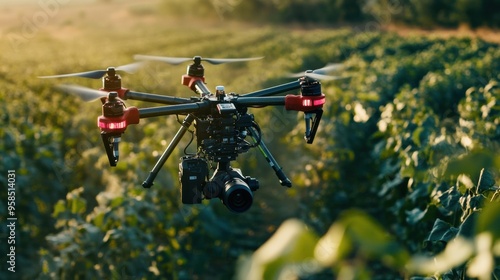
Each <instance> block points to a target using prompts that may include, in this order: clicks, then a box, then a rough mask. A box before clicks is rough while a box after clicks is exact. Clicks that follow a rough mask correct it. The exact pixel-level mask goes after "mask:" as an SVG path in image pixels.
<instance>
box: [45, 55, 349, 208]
mask: <svg viewBox="0 0 500 280" xmlns="http://www.w3.org/2000/svg"><path fill="white" fill-rule="evenodd" d="M134 58H135V59H136V60H137V61H138V62H135V63H131V64H127V65H123V66H119V67H108V68H107V69H106V70H95V71H87V72H80V73H72V74H63V75H53V76H41V77H40V78H63V77H84V78H91V79H102V88H100V89H98V90H95V89H90V88H86V87H81V86H77V85H69V84H66V85H60V86H58V88H59V89H60V90H62V91H65V92H68V93H71V94H74V95H77V96H79V97H80V98H81V99H83V100H84V101H94V100H98V99H100V100H101V103H102V115H100V116H99V117H98V118H97V126H98V128H99V129H100V133H101V138H102V141H103V144H104V149H105V151H106V155H107V157H108V160H109V164H110V166H116V165H117V163H118V160H119V157H120V155H119V144H120V142H121V137H122V135H123V134H124V132H125V130H126V129H127V127H128V126H129V125H134V124H139V121H140V119H144V118H151V117H158V116H169V115H177V116H179V115H181V116H184V119H183V121H182V122H181V121H180V120H179V123H180V124H181V125H180V128H179V129H178V131H177V133H176V134H175V136H174V137H173V138H172V139H171V141H170V143H169V145H168V146H167V148H166V149H165V151H164V152H163V153H162V154H161V156H160V157H159V159H158V161H157V163H156V164H155V165H154V167H153V168H152V170H151V172H150V173H149V175H148V176H147V178H146V179H145V180H144V182H143V183H142V186H143V187H144V188H151V187H152V186H153V182H154V180H155V178H156V176H157V175H158V173H159V172H160V170H161V168H162V166H163V165H164V164H165V162H166V161H167V159H168V158H169V157H170V156H171V155H172V153H173V151H174V150H175V148H176V146H177V145H178V144H179V142H180V141H181V139H182V137H183V136H184V135H185V133H186V132H187V131H190V130H189V129H190V127H191V126H194V132H193V137H194V138H196V145H197V151H196V153H191V154H187V153H186V150H185V151H184V153H185V155H184V156H182V157H181V158H180V163H179V181H180V192H181V201H182V203H183V204H200V203H202V200H203V199H213V198H219V199H220V200H221V201H222V203H223V204H224V205H225V206H226V207H227V208H228V209H229V210H230V211H232V212H235V213H242V212H245V211H247V210H248V209H249V208H250V207H251V205H252V203H253V193H254V192H255V191H256V190H257V189H259V181H258V180H257V179H256V178H252V177H250V176H244V175H243V173H242V171H241V170H240V169H238V168H233V167H231V164H230V163H231V162H232V161H235V160H236V159H237V157H238V155H240V154H243V153H246V152H248V151H249V150H250V149H251V148H258V149H259V150H260V151H261V153H262V155H263V156H264V158H265V159H266V161H267V162H268V164H269V166H270V167H271V168H272V169H273V170H274V172H275V174H276V176H277V178H278V179H279V182H280V184H281V185H282V186H285V187H288V188H290V187H291V186H292V182H291V181H290V179H288V177H287V176H286V175H285V173H284V172H283V170H282V168H281V167H280V165H279V164H278V162H277V161H276V160H275V158H274V157H273V155H272V154H271V152H270V151H269V149H268V147H267V146H266V144H265V143H264V139H263V135H262V131H261V129H260V126H259V125H258V123H257V122H256V120H255V118H254V116H253V114H250V113H249V112H248V111H249V108H261V107H265V106H284V107H285V109H286V110H288V111H299V112H303V113H304V120H305V136H304V138H305V141H306V143H308V144H312V143H313V141H314V138H315V135H316V132H317V130H318V127H319V123H320V120H321V116H322V114H323V109H322V108H323V105H324V104H325V102H326V97H325V95H324V94H323V93H322V91H321V83H320V80H332V79H340V78H341V77H337V76H328V75H326V73H328V72H330V71H333V70H336V69H339V67H340V65H339V64H329V65H327V66H325V67H323V68H320V69H317V70H308V71H306V72H305V73H299V74H292V75H289V76H290V77H296V78H298V79H296V80H295V81H293V82H288V83H284V84H281V85H277V86H273V87H269V88H265V89H261V90H257V91H254V92H250V93H245V94H241V95H240V94H236V93H234V92H226V90H225V88H224V86H222V85H219V86H216V88H215V91H214V92H211V91H210V89H208V88H207V86H206V83H205V69H204V66H203V64H202V61H203V62H207V63H210V64H214V65H217V64H222V63H233V62H244V61H252V60H256V59H261V58H262V57H252V58H202V57H201V56H194V57H193V58H188V57H162V56H151V55H135V56H134ZM147 61H160V62H164V63H169V64H173V65H177V64H181V63H184V62H190V61H191V62H192V63H191V64H189V65H188V67H187V73H186V74H184V75H182V79H181V83H182V84H183V85H185V86H187V87H188V88H189V89H191V90H192V91H193V92H195V93H196V96H192V97H190V98H184V97H177V96H167V95H161V94H153V93H144V92H135V91H131V90H129V89H127V88H124V87H122V79H121V76H120V75H119V72H127V73H134V72H135V71H137V69H138V68H140V67H142V64H143V63H146V62H147ZM291 90H300V94H287V95H285V96H283V95H280V96H276V95H278V94H281V93H286V92H288V91H291ZM128 99H131V100H140V101H146V102H153V103H158V104H161V106H156V107H151V108H137V107H134V106H125V103H124V100H128ZM215 166H216V167H215Z"/></svg>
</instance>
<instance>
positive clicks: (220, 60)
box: [134, 54, 263, 65]
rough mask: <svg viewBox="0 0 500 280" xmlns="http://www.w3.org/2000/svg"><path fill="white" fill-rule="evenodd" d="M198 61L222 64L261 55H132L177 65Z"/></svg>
mask: <svg viewBox="0 0 500 280" xmlns="http://www.w3.org/2000/svg"><path fill="white" fill-rule="evenodd" d="M198 58H199V60H200V61H206V62H208V63H210V64H215V65H217V64H222V63H232V62H244V61H251V60H257V59H262V58H263V57H247V58H203V57H200V56H195V57H192V58H190V57H165V56H154V55H142V54H136V55H135V56H134V59H137V60H149V61H160V62H165V63H168V64H173V65H178V64H181V63H183V62H188V61H196V59H198Z"/></svg>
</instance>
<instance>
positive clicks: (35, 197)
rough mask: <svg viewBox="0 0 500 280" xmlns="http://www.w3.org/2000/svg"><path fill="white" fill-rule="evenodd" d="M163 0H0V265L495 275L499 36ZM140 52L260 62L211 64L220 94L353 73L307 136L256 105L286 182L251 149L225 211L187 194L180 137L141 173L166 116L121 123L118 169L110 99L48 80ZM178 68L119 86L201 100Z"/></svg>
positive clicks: (297, 122)
mask: <svg viewBox="0 0 500 280" xmlns="http://www.w3.org/2000/svg"><path fill="white" fill-rule="evenodd" d="M171 2H172V3H174V2H175V7H180V6H181V4H179V3H180V1H171ZM215 2H217V1H215ZM168 3H169V2H168V1H157V0H148V1H141V2H140V3H139V2H134V1H125V0H123V1H118V0H115V1H83V2H80V1H55V0H54V1H40V2H37V3H36V4H25V3H24V2H23V3H16V4H11V5H7V4H5V3H4V4H3V5H2V6H0V7H1V8H2V9H3V16H2V19H0V26H1V27H0V35H1V38H2V40H1V42H2V44H1V45H0V159H1V165H0V185H1V186H2V191H1V193H0V217H1V218H2V219H1V220H2V224H3V221H6V225H5V226H4V225H2V227H1V228H0V236H2V238H1V239H0V240H1V241H0V243H1V244H0V248H1V250H0V251H1V257H0V260H1V261H2V263H3V265H2V271H0V278H2V279H230V278H236V279H332V278H334V279H410V278H412V277H413V278H412V279H415V280H418V279H498V278H499V277H500V272H499V271H500V264H499V263H498V257H500V241H499V236H500V229H499V226H498V225H499V224H500V218H499V217H500V215H499V214H500V204H498V194H499V190H498V181H499V179H500V178H499V177H500V174H499V172H498V169H499V167H500V156H499V151H500V146H499V140H500V128H499V127H500V126H499V122H500V87H499V85H498V82H499V81H500V48H499V46H500V45H499V44H498V43H496V42H495V41H498V40H497V37H495V36H492V37H491V38H490V39H491V40H488V38H481V37H479V36H476V35H474V34H473V33H467V34H466V35H463V34H461V33H460V32H447V33H446V36H437V35H436V34H434V33H433V32H429V31H425V32H418V33H415V34H402V33H406V29H405V31H404V32H388V31H385V30H382V29H380V28H378V29H377V28H375V29H374V28H372V27H373V24H372V25H364V24H357V25H355V26H354V27H336V28H334V27H324V26H323V27H311V26H307V27H304V26H301V25H298V24H297V25H289V26H286V25H278V24H272V25H271V24H258V23H244V22H238V21H234V20H232V19H229V18H228V17H225V16H224V15H225V14H224V13H222V12H221V10H218V9H216V8H217V6H214V11H213V12H214V13H216V14H217V16H214V17H211V18H209V19H201V18H193V17H189V16H187V15H176V14H175V12H174V11H172V6H170V5H168ZM185 8H186V9H188V8H187V7H185ZM205 8H206V7H205ZM224 12H226V13H227V12H230V11H229V10H224ZM399 31H401V30H399ZM488 34H496V33H495V32H494V31H491V33H488ZM485 39H486V40H485ZM135 54H148V55H162V56H183V57H184V56H187V57H192V56H194V55H201V56H204V57H228V58H235V57H256V56H264V58H263V59H261V60H257V61H251V62H246V63H236V64H225V65H216V66H215V65H210V64H207V65H205V66H206V67H205V77H206V82H207V86H208V88H209V89H211V90H213V89H215V86H217V85H224V86H225V88H226V91H230V92H235V93H238V94H244V93H248V92H252V91H255V90H258V89H262V88H265V87H270V86H274V85H278V84H281V83H285V82H289V81H292V80H293V79H290V78H287V77H286V76H287V74H288V73H294V72H300V71H305V70H307V69H316V68H320V67H323V66H324V65H326V64H328V63H342V64H343V67H342V69H341V70H339V71H337V72H334V73H332V74H335V75H340V76H343V77H345V78H344V79H341V80H338V81H323V82H322V90H323V93H324V94H325V95H326V96H327V103H326V105H325V108H324V109H325V113H324V115H323V119H322V121H321V123H320V127H319V131H318V135H317V136H316V139H315V142H314V144H312V145H308V144H306V143H305V141H304V140H303V134H304V130H305V127H304V124H303V115H302V114H301V113H300V114H298V113H296V112H287V111H286V110H285V109H284V108H282V107H276V108H271V107H266V108H255V109H252V113H253V114H254V115H255V119H256V121H257V122H258V123H259V124H260V125H261V128H262V131H263V135H264V140H265V141H266V143H267V144H268V146H269V148H270V150H271V151H272V152H273V154H274V155H275V157H276V159H277V161H278V162H279V163H280V164H281V165H282V167H283V169H284V171H285V173H286V174H287V175H288V176H289V177H290V179H291V180H292V181H293V184H294V186H293V187H292V188H291V189H287V188H285V187H282V186H280V184H279V181H278V179H277V178H276V177H275V175H274V172H273V171H272V169H271V168H270V167H269V166H268V164H267V162H266V161H265V159H264V158H262V156H261V155H260V153H259V152H258V151H256V149H252V150H251V151H250V152H249V153H247V154H244V155H241V156H240V157H239V158H238V161H237V163H235V166H238V167H239V168H241V169H242V170H243V171H244V173H245V175H249V176H252V177H257V178H258V179H259V181H260V182H261V187H260V189H259V190H258V191H256V192H255V196H254V204H253V206H252V208H251V209H250V210H249V211H247V212H245V213H242V214H233V213H230V212H229V211H228V210H227V209H226V208H225V207H224V205H223V204H222V203H220V201H219V200H217V199H213V200H210V201H206V200H205V201H204V202H203V203H202V204H201V205H182V204H181V202H180V195H179V182H178V164H179V162H178V159H179V157H181V156H182V155H183V149H184V147H185V146H186V145H188V142H189V140H190V139H189V138H190V137H189V136H188V135H187V136H186V137H185V139H183V140H182V142H181V143H180V144H179V148H177V149H176V151H175V152H174V155H173V156H172V157H171V158H170V159H169V160H168V161H167V162H166V164H165V166H164V167H163V169H162V172H161V173H160V175H159V176H158V178H157V179H156V181H155V185H154V186H153V187H152V188H151V189H143V188H142V187H141V186H140V184H141V182H142V181H143V180H144V179H145V178H146V177H147V175H148V173H149V171H150V170H151V168H152V167H153V166H154V164H155V163H156V160H157V158H158V157H159V155H160V154H161V153H162V152H163V150H164V149H165V148H166V146H167V145H168V143H169V141H170V139H171V138H172V137H173V136H174V134H175V133H176V132H177V130H178V128H179V124H178V122H177V119H176V117H175V116H171V117H156V118H151V119H145V120H141V123H140V124H139V125H135V126H130V127H129V128H127V131H126V132H125V134H124V135H123V137H122V141H123V142H122V143H121V146H120V149H121V151H120V154H121V157H120V162H119V164H118V166H116V167H114V168H113V167H109V164H108V159H107V157H106V154H105V151H104V149H103V147H102V142H101V138H100V135H99V129H98V128H97V126H96V119H97V117H98V116H99V115H100V114H101V106H100V103H99V101H95V102H89V103H85V102H82V101H81V100H79V99H78V98H77V97H75V96H73V95H68V94H66V93H64V92H61V91H60V90H58V89H56V86H57V85H59V84H63V83H68V84H78V85H82V86H86V87H90V88H99V87H100V86H101V82H100V81H99V80H88V79H81V78H66V79H39V78H38V76H43V75H54V74H63V73H71V72H81V71H88V70H93V69H105V68H106V67H108V66H118V65H123V64H127V63H131V62H133V56H134V55H135ZM185 66H186V65H181V66H173V65H168V64H162V63H155V62H148V63H147V64H146V65H145V67H143V68H141V69H140V70H139V71H138V72H137V73H135V74H124V75H123V76H122V79H123V85H124V87H127V88H130V89H133V90H135V91H140V92H152V93H157V94H165V95H173V96H180V97H190V96H192V95H194V93H193V92H191V91H190V90H189V89H188V88H186V87H185V86H183V85H181V83H180V82H181V75H182V74H185V71H186V69H185ZM291 93H295V94H297V92H291ZM126 103H127V105H129V106H138V107H146V106H150V104H148V103H145V102H137V101H135V102H134V101H126ZM152 106H155V105H154V104H153V105H152ZM190 149H194V148H193V147H192V146H190ZM12 179H14V180H12ZM11 201H14V202H15V203H11ZM9 206H12V207H10V208H9ZM13 217H15V218H16V219H17V220H15V223H14V224H15V227H14V226H12V227H8V225H9V221H11V220H8V218H13ZM10 236H13V237H12V238H9V237H10ZM9 240H14V242H12V241H9ZM11 243H12V244H11ZM12 252H13V253H12ZM9 261H10V263H9ZM12 261H14V262H12ZM12 267H14V268H13V269H8V268H12ZM12 270H15V272H13V271H12ZM425 277H434V278H425Z"/></svg>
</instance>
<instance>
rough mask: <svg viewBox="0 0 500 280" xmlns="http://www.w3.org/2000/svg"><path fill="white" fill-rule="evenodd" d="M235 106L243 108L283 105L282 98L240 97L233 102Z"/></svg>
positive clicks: (283, 99)
mask: <svg viewBox="0 0 500 280" xmlns="http://www.w3.org/2000/svg"><path fill="white" fill-rule="evenodd" d="M234 103H235V104H236V105H243V106H247V107H250V106H280V105H285V97H284V96H272V97H246V96H245V97H240V98H238V99H237V100H236V101H235V102H234Z"/></svg>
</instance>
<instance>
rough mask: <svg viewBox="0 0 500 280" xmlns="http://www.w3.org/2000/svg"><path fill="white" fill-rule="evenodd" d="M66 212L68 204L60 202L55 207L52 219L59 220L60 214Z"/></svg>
mask: <svg viewBox="0 0 500 280" xmlns="http://www.w3.org/2000/svg"><path fill="white" fill-rule="evenodd" d="M64 212H66V203H65V202H64V200H59V201H58V202H57V203H56V205H55V206H54V212H53V213H52V217H54V218H57V217H58V216H59V214H61V213H64Z"/></svg>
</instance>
